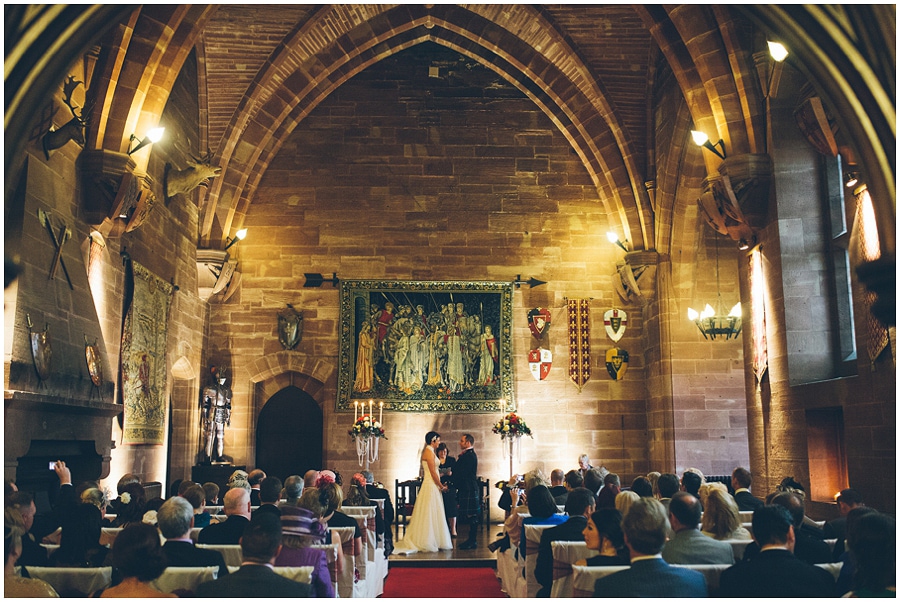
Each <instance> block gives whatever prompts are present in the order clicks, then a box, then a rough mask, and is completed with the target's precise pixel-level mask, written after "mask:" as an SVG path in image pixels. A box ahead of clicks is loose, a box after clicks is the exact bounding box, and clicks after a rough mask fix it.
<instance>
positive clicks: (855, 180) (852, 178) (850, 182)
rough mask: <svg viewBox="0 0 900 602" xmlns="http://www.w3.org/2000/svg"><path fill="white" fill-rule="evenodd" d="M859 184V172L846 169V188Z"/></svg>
mask: <svg viewBox="0 0 900 602" xmlns="http://www.w3.org/2000/svg"><path fill="white" fill-rule="evenodd" d="M857 184H859V172H858V171H848V172H847V175H846V176H844V185H845V186H846V187H847V188H853V187H854V186H856V185H857Z"/></svg>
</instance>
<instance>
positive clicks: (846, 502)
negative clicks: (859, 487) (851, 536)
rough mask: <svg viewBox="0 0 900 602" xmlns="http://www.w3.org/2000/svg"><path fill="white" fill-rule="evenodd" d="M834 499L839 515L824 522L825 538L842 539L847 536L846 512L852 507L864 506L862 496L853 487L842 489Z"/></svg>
mask: <svg viewBox="0 0 900 602" xmlns="http://www.w3.org/2000/svg"><path fill="white" fill-rule="evenodd" d="M835 501H836V502H837V505H838V510H840V512H841V515H840V516H839V517H838V518H836V519H834V520H830V521H828V522H827V523H825V528H824V534H825V539H844V538H845V537H846V536H847V513H848V512H850V511H851V510H853V509H854V508H858V507H860V506H865V503H864V502H863V498H862V496H861V495H860V494H859V492H858V491H856V490H855V489H844V490H842V491H841V492H840V493H839V494H838V496H837V498H836V499H835Z"/></svg>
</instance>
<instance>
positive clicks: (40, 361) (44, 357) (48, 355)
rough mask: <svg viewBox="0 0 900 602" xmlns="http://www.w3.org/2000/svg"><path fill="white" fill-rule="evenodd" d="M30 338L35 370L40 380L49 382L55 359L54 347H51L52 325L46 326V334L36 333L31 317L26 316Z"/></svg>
mask: <svg viewBox="0 0 900 602" xmlns="http://www.w3.org/2000/svg"><path fill="white" fill-rule="evenodd" d="M26 323H27V324H28V330H29V335H30V336H29V338H30V339H31V356H32V357H33V358H34V369H35V370H36V371H37V375H38V378H40V379H41V380H47V378H48V377H49V376H50V360H52V359H53V347H52V346H51V345H50V325H49V324H47V325H45V326H44V332H34V331H33V330H31V329H32V327H33V326H34V325H33V324H32V323H31V316H26Z"/></svg>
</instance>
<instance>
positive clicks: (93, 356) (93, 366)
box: [84, 341, 103, 387]
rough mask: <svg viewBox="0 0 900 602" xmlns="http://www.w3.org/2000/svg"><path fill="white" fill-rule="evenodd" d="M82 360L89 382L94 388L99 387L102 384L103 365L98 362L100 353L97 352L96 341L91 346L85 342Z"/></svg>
mask: <svg viewBox="0 0 900 602" xmlns="http://www.w3.org/2000/svg"><path fill="white" fill-rule="evenodd" d="M84 359H85V360H86V361H87V367H88V374H90V375H91V382H92V383H94V386H95V387H99V386H100V385H102V384H103V363H102V362H101V360H100V352H99V351H97V341H94V343H93V344H92V345H89V344H88V343H87V341H85V343H84Z"/></svg>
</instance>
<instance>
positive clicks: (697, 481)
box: [681, 469, 703, 505]
mask: <svg viewBox="0 0 900 602" xmlns="http://www.w3.org/2000/svg"><path fill="white" fill-rule="evenodd" d="M694 470H696V469H693V470H686V471H685V472H684V474H683V475H681V490H682V491H687V492H688V493H690V494H691V495H692V496H694V497H695V498H697V499H698V500H699V499H700V486H701V485H703V476H702V475H699V474H697V473H696V472H694ZM701 505H702V502H701Z"/></svg>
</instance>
